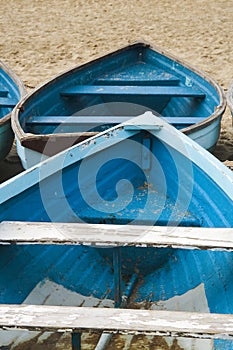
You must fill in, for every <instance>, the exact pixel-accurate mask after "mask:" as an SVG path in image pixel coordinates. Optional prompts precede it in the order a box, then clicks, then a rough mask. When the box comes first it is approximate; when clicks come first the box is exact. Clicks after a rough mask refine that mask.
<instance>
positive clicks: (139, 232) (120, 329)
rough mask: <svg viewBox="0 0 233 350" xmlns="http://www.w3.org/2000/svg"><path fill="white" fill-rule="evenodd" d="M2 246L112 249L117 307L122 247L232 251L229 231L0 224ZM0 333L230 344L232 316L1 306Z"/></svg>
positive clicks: (77, 343) (75, 340)
mask: <svg viewBox="0 0 233 350" xmlns="http://www.w3.org/2000/svg"><path fill="white" fill-rule="evenodd" d="M0 244H77V245H91V246H95V247H96V248H98V247H103V246H105V247H109V248H112V249H113V266H114V281H115V284H114V285H115V303H116V305H117V306H120V305H121V259H120V250H121V247H122V246H135V247H160V248H161V247H165V248H180V249H201V250H207V249H211V250H228V251H232V250H233V228H200V227H160V226H157V227H156V226H153V227H149V226H136V225H135V226H133V225H101V224H96V225H95V224H82V223H44V222H43V223H33V222H2V223H1V224H0ZM0 328H2V329H10V328H17V329H26V330H44V331H55V332H64V331H66V332H71V333H72V349H73V350H78V349H81V333H82V332H83V331H94V332H103V331H104V332H107V333H130V334H145V335H160V336H165V335H166V336H179V337H193V338H213V339H215V338H216V339H233V315H225V314H202V313H194V312H192V313H189V312H174V311H155V310H132V309H130V310H129V309H122V308H120V309H119V308H116V309H98V308H86V307H85V308H79V307H66V306H44V305H0Z"/></svg>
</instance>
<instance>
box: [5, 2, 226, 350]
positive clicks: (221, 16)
mask: <svg viewBox="0 0 233 350" xmlns="http://www.w3.org/2000/svg"><path fill="white" fill-rule="evenodd" d="M232 18H233V0H218V1H217V0H180V1H174V0H160V1H155V0H147V1H146V0H128V1H123V0H118V1H115V2H114V1H113V0H99V1H97V0H85V1H84V0H7V1H6V0H5V1H4V0H2V1H0V32H1V36H0V50H1V57H0V59H1V60H2V61H4V62H5V63H6V64H7V65H9V67H10V68H11V69H12V70H14V71H15V73H16V74H17V75H18V76H19V77H20V78H21V79H22V81H23V82H24V84H25V86H26V88H27V90H28V92H30V91H32V89H33V88H35V87H36V86H38V85H39V84H42V83H43V82H44V81H46V80H49V79H51V78H52V77H53V76H55V75H57V74H60V73H61V72H63V71H65V70H68V69H69V68H71V67H73V66H76V65H79V64H82V63H85V62H87V61H90V60H92V59H94V58H97V57H100V56H102V55H104V54H107V53H109V52H111V51H114V50H116V49H118V48H120V47H122V46H125V45H127V44H128V43H132V42H135V41H141V40H143V41H146V42H149V43H151V44H154V45H156V46H158V47H161V48H163V49H164V50H166V51H168V52H170V53H172V54H174V55H176V56H177V57H179V58H181V59H183V60H185V61H186V62H187V63H189V64H190V65H193V66H195V67H197V68H198V69H201V70H203V71H204V72H205V73H207V74H208V75H210V76H211V77H212V78H214V79H215V80H216V81H217V82H218V83H219V85H220V86H221V87H222V89H223V90H224V92H225V93H226V92H227V89H228V87H229V84H230V82H231V81H232V80H233V35H232V28H233V21H232ZM215 155H216V156H217V157H218V158H219V159H220V160H221V161H233V128H232V120H231V116H230V112H229V109H228V108H227V110H226V112H225V114H224V117H223V120H222V128H221V135H220V139H219V142H218V144H217V147H216V151H215ZM19 171H22V167H21V166H20V163H19V159H18V158H17V157H16V155H15V150H13V152H12V154H11V155H10V156H8V158H7V159H6V160H5V161H4V162H1V163H0V182H2V181H4V180H5V179H6V178H7V177H9V176H12V175H13V174H16V173H17V172H19ZM68 343H69V342H68V341H67V342H66V343H65V344H66V345H67V344H68ZM122 346H123V345H122ZM150 346H151V347H150ZM42 348H43V345H42V347H39V346H38V347H35V349H38V350H39V349H42ZM116 348H120V349H123V347H117V345H116V347H115V349H116ZM136 348H137V349H139V348H140V349H153V350H157V349H164V350H165V349H168V347H167V345H164V347H161V345H160V346H159V347H157V346H156V345H155V344H154V345H152V344H151V345H148V344H147V345H143V342H142V347H140V346H137V347H136ZM27 349H28V350H29V349H30V345H28V347H27V346H24V350H27ZM57 349H58V348H57ZM170 349H171V348H170ZM174 349H175V348H173V350H174ZM177 349H178V348H177ZM179 349H180V348H179Z"/></svg>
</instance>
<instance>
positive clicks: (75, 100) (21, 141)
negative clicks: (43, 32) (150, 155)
mask: <svg viewBox="0 0 233 350" xmlns="http://www.w3.org/2000/svg"><path fill="white" fill-rule="evenodd" d="M51 101H52V103H51ZM225 107H226V101H225V96H224V94H223V92H222V90H221V88H220V87H219V86H218V85H217V84H216V83H215V82H214V81H213V80H212V79H210V78H209V77H208V76H207V75H206V74H205V73H203V72H200V71H198V70H197V69H195V68H193V67H190V66H189V65H187V64H185V63H184V62H182V61H181V60H179V59H177V58H176V57H173V56H172V55H170V54H168V53H165V52H164V51H163V50H160V49H159V48H156V47H151V46H150V45H148V44H144V43H137V44H133V45H129V46H128V47H126V48H123V49H121V50H118V51H116V52H113V53H111V54H109V55H106V56H104V57H101V58H99V59H97V60H94V61H91V62H89V63H87V64H84V65H82V66H79V67H75V68H74V69H72V70H69V71H68V72H66V73H63V74H61V75H59V76H57V77H55V78H54V79H52V80H50V81H49V82H46V83H45V84H43V85H42V86H40V87H39V88H37V89H36V90H35V91H34V92H32V93H31V94H30V95H28V97H27V98H25V99H23V100H22V102H21V104H20V108H17V109H15V111H14V113H13V117H12V126H13V130H14V133H15V137H16V139H17V144H18V146H17V147H18V152H19V155H20V157H22V163H23V166H24V168H29V167H30V166H32V165H35V164H37V162H38V161H39V160H40V157H39V156H38V154H36V153H35V152H37V153H41V154H43V155H44V156H45V157H48V156H51V155H54V154H56V153H58V152H60V151H62V150H64V149H67V148H68V147H71V146H72V145H73V144H77V143H79V142H80V141H82V140H83V139H84V137H82V136H81V134H83V133H84V132H85V133H86V136H85V138H87V137H89V136H92V134H90V135H89V136H88V133H89V132H102V131H103V130H105V129H108V128H109V127H112V126H113V125H115V124H118V123H121V122H123V121H125V120H124V118H129V119H130V118H131V117H135V116H137V115H140V114H142V113H144V112H146V111H148V110H150V111H152V112H154V113H155V114H157V115H158V114H160V115H161V117H162V118H164V119H165V120H167V121H169V122H170V123H172V124H173V125H174V126H175V127H176V128H178V129H181V130H182V131H183V132H184V133H185V134H187V135H188V136H189V137H191V138H192V139H193V140H195V141H197V142H200V144H201V146H202V147H204V148H206V149H208V150H210V151H212V150H213V149H214V147H215V145H216V143H217V140H218V137H219V133H220V124H221V118H222V115H223V113H224V111H225ZM93 118H96V124H93V123H91V122H90V120H91V119H93ZM28 150H29V151H28ZM34 157H35V158H34ZM42 158H43V156H42Z"/></svg>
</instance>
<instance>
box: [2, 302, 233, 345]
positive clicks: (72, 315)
mask: <svg viewBox="0 0 233 350" xmlns="http://www.w3.org/2000/svg"><path fill="white" fill-rule="evenodd" d="M29 319H30V321H29ZM226 326H227V331H226ZM0 327H1V328H2V329H11V328H14V329H15V328H19V329H28V330H33V329H36V330H44V331H46V330H47V331H56V332H79V331H81V332H82V331H95V332H102V331H106V332H109V333H111V332H113V333H119V334H125V333H130V334H147V335H161V336H164V335H170V336H182V337H195V338H203V339H232V340H233V315H225V314H206V313H192V312H181V311H179V312H177V311H157V310H148V311H146V310H134V309H128V310H126V309H115V308H96V307H94V308H93V307H92V308H90V307H85V308H82V307H81V308H80V307H69V306H45V305H0Z"/></svg>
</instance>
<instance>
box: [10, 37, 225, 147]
mask: <svg viewBox="0 0 233 350" xmlns="http://www.w3.org/2000/svg"><path fill="white" fill-rule="evenodd" d="M137 46H138V47H144V48H149V49H151V50H154V51H156V52H157V53H159V54H161V55H163V56H166V57H167V58H168V59H171V60H173V61H174V62H177V63H178V64H180V65H182V66H184V67H185V68H187V69H189V70H191V71H193V72H194V73H195V74H197V75H199V76H200V77H201V78H203V79H204V80H206V81H207V82H208V83H209V84H210V85H212V87H213V88H214V89H215V90H216V92H217V94H218V96H219V104H218V106H216V108H215V111H214V112H213V113H212V114H211V115H210V116H209V117H207V118H204V120H203V121H201V122H199V123H196V124H193V125H191V126H189V127H187V128H183V129H182V132H183V133H184V134H186V135H189V134H191V133H193V132H195V131H198V130H201V129H202V128H203V125H204V126H206V127H207V126H208V125H210V124H212V123H213V122H214V121H217V120H218V119H221V118H222V115H223V113H224V111H225V109H226V105H227V102H226V97H225V94H224V92H223V89H222V88H221V87H220V86H219V85H218V83H217V82H216V81H215V80H214V79H213V78H211V77H210V76H208V75H207V74H206V73H205V72H204V71H202V70H200V69H198V68H196V67H194V66H191V65H189V63H187V62H186V61H184V60H183V59H180V58H178V57H176V56H175V55H173V54H171V53H169V52H167V51H166V50H164V49H161V48H159V47H157V46H155V45H151V44H149V43H147V42H141V41H138V42H134V43H131V44H129V45H128V46H124V47H122V48H120V49H118V50H116V51H114V52H110V53H108V54H106V55H102V56H100V57H98V58H96V59H94V60H89V61H88V62H86V63H84V64H81V65H75V66H74V67H73V68H71V69H67V70H66V71H64V72H62V73H60V74H58V75H55V76H54V77H53V78H50V79H48V80H46V81H45V82H44V83H42V84H41V85H39V86H38V87H36V88H35V89H34V90H33V91H32V92H30V93H28V94H27V95H26V96H24V97H23V98H22V99H21V100H20V101H19V103H18V104H17V105H16V107H15V108H14V110H13V112H12V117H11V124H12V129H13V131H14V133H15V136H16V137H17V139H18V140H19V142H20V143H21V144H22V145H23V142H24V141H25V140H32V139H33V140H35V141H37V140H41V138H43V139H44V140H45V139H47V140H48V139H50V140H51V139H53V138H57V137H67V136H68V135H69V136H71V137H72V136H75V135H76V134H77V133H58V134H46V135H44V134H30V133H26V132H24V130H23V128H22V127H21V124H20V121H19V113H20V112H21V111H22V110H23V108H24V104H25V103H26V102H27V101H28V100H29V101H30V98H31V97H32V96H34V95H35V94H37V93H40V91H41V90H43V89H44V88H46V87H47V86H49V85H51V84H54V83H56V81H57V80H60V79H64V78H65V77H66V76H68V75H72V74H73V73H74V72H75V73H76V72H78V71H79V70H82V69H84V68H88V67H89V66H92V65H93V64H96V63H98V62H100V61H102V60H103V59H108V58H109V57H112V56H115V55H118V54H120V53H121V52H124V51H126V50H127V49H131V48H134V47H137ZM44 137H45V138H44ZM27 148H28V147H27Z"/></svg>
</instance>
